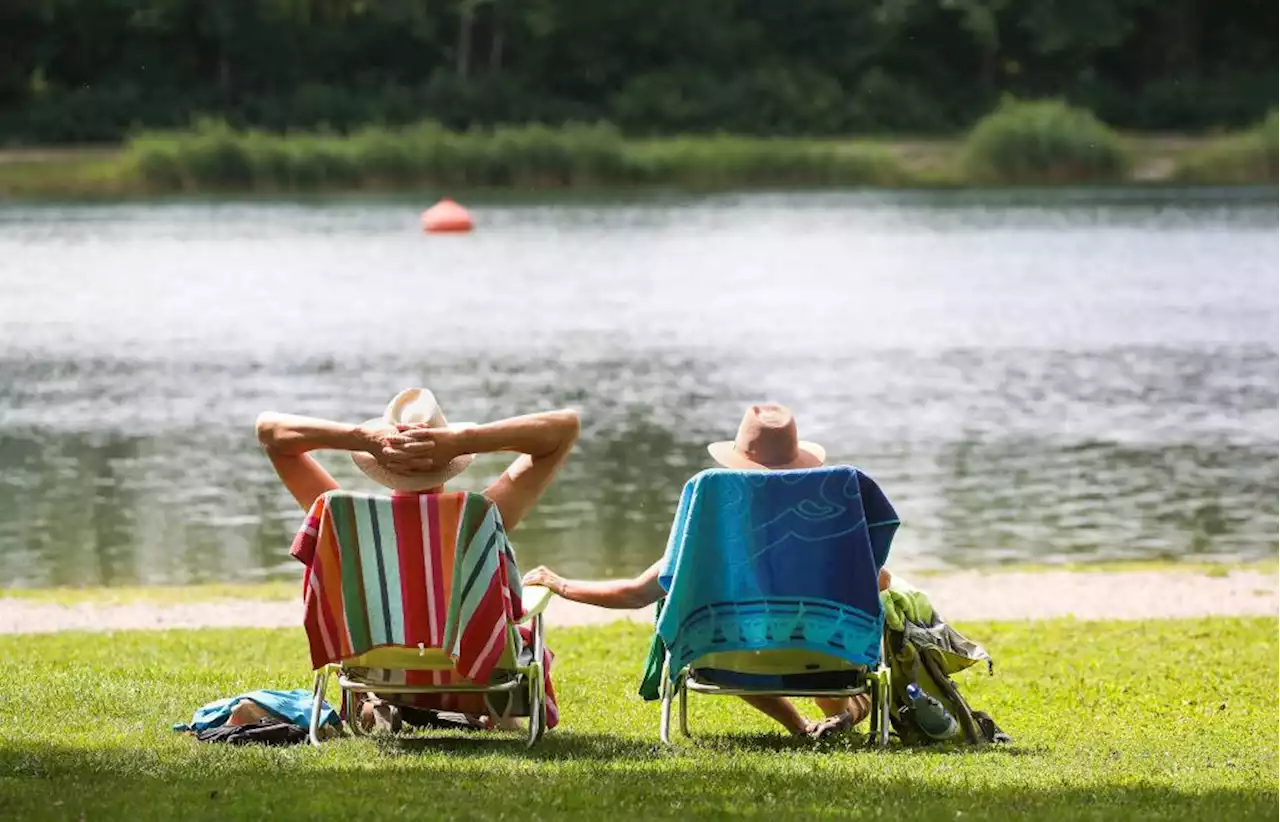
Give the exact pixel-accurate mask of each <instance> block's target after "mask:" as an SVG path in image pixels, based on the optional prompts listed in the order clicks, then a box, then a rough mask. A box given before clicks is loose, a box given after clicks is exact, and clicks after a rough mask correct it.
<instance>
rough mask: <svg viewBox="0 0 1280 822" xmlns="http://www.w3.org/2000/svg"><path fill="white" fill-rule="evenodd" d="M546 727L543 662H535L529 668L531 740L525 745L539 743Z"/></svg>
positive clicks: (528, 746) (527, 746)
mask: <svg viewBox="0 0 1280 822" xmlns="http://www.w3.org/2000/svg"><path fill="white" fill-rule="evenodd" d="M546 727H547V695H546V693H545V692H544V691H543V688H542V663H541V662H534V663H533V665H531V666H530V669H529V740H528V741H527V742H526V743H525V747H526V748H532V747H533V746H534V745H536V744H538V740H540V739H542V734H543V733H544V732H545V731H546Z"/></svg>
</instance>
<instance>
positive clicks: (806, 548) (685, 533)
mask: <svg viewBox="0 0 1280 822" xmlns="http://www.w3.org/2000/svg"><path fill="white" fill-rule="evenodd" d="M898 524H899V521H898V516H897V513H896V512H895V511H894V509H893V506H892V505H891V504H890V503H889V500H888V499H887V498H886V497H885V496H884V494H883V493H882V492H881V491H880V488H879V486H877V485H876V484H875V481H874V480H872V479H871V478H870V477H869V476H867V475H866V474H864V473H862V472H861V471H859V470H858V469H856V468H852V467H848V466H840V467H832V468H818V469H808V470H799V471H729V470H724V469H713V470H709V471H703V472H702V473H700V474H698V475H697V476H695V477H694V478H693V479H691V480H689V482H688V483H686V484H685V487H684V492H683V494H682V495H681V497H680V505H679V508H678V509H677V511H676V518H675V522H674V524H673V525H672V528H671V536H670V539H669V540H668V542H667V551H666V554H665V555H664V557H663V560H662V565H661V571H660V576H659V581H660V582H661V584H662V587H663V588H665V589H666V590H667V599H666V603H665V605H664V607H663V608H662V612H661V614H660V616H659V617H658V622H657V632H658V635H659V636H660V637H661V639H662V642H663V644H664V645H665V646H666V648H667V649H668V650H669V651H670V652H671V673H672V674H675V673H678V672H679V671H680V670H681V669H682V668H683V667H684V666H685V665H688V664H689V663H691V662H693V661H695V660H696V659H698V658H699V657H701V656H703V655H705V654H708V653H713V652H724V651H760V650H779V649H786V648H791V649H805V650H810V651H816V652H818V653H824V654H830V655H831V656H834V657H837V658H839V659H843V660H846V661H847V662H850V663H853V664H855V665H868V666H869V665H874V664H875V663H876V662H877V661H878V660H879V658H880V635H881V631H882V629H883V612H882V610H881V607H880V596H879V585H878V574H879V569H880V567H881V566H883V565H884V563H885V561H886V560H887V558H888V555H889V546H890V543H891V542H892V540H893V534H894V532H895V531H896V530H897V528H898Z"/></svg>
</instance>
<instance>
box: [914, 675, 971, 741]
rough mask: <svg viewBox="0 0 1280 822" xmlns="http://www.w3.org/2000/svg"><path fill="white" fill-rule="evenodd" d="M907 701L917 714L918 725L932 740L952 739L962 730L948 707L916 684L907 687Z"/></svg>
mask: <svg viewBox="0 0 1280 822" xmlns="http://www.w3.org/2000/svg"><path fill="white" fill-rule="evenodd" d="M907 700H908V701H909V702H910V703H911V710H912V711H913V712H914V713H915V718H916V724H917V725H919V726H920V730H922V731H924V732H925V734H926V735H927V736H929V737H930V738H931V739H950V738H951V737H953V736H955V735H956V733H957V732H958V731H959V730H960V725H959V724H958V723H957V722H956V719H955V717H953V716H952V715H951V713H950V712H949V711H948V710H947V708H946V706H945V705H943V704H942V703H941V702H939V701H938V700H936V699H934V698H933V697H932V696H929V694H927V693H925V692H924V691H923V690H922V689H921V688H920V686H919V685H917V684H915V683H914V682H912V683H911V684H910V685H908V686H907Z"/></svg>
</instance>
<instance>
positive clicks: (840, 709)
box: [524, 403, 890, 739]
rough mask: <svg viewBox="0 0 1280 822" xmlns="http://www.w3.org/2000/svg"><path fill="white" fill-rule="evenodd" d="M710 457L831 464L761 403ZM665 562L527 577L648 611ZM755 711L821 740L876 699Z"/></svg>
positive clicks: (791, 421)
mask: <svg viewBox="0 0 1280 822" xmlns="http://www.w3.org/2000/svg"><path fill="white" fill-rule="evenodd" d="M707 452H708V453H709V454H710V455H711V458H712V459H713V460H715V461H716V462H717V463H718V464H719V465H721V466H723V467H725V468H734V469H740V470H759V471H781V470H788V469H804V468H818V467H820V466H822V465H824V464H825V463H826V459H827V452H826V449H824V448H823V447H822V446H821V445H818V444H817V443H813V442H807V441H805V440H802V439H800V438H799V435H798V432H797V428H796V421H795V416H794V415H793V414H792V413H791V410H790V409H789V408H787V407H786V406H785V405H778V404H776V403H762V404H757V405H752V406H750V407H749V408H747V411H746V413H745V414H744V415H743V417H742V422H741V424H740V425H739V426H738V434H737V436H736V437H734V439H732V440H726V441H724V442H713V443H711V444H710V445H708V446H707ZM661 565H662V560H661V559H659V560H658V561H657V562H655V563H654V564H653V565H651V566H649V568H648V569H646V570H645V571H643V572H642V573H640V574H639V575H638V576H635V577H632V578H631V579H613V580H580V579H565V578H564V577H562V576H560V575H559V574H557V573H556V572H555V571H553V570H551V569H550V568H547V567H546V566H538V567H537V568H534V569H533V570H532V571H530V572H529V573H527V574H525V576H524V584H525V585H543V586H545V587H547V588H550V589H551V590H552V591H554V592H555V593H556V594H557V595H559V596H560V597H563V598H564V599H568V600H572V601H574V602H582V603H586V604H588V605H596V606H599V607H602V608H643V607H644V606H646V605H652V604H653V603H655V602H657V601H658V600H659V599H661V598H662V597H664V596H666V591H665V590H663V587H662V584H661V583H660V582H659V581H658V576H659V572H660V568H661ZM889 579H890V577H889V572H888V571H887V570H881V572H880V588H881V590H883V589H885V588H887V587H888V585H889ZM742 698H743V699H744V700H746V701H747V703H748V704H750V705H751V706H752V707H753V708H756V709H757V710H759V711H762V712H763V713H765V714H767V715H768V716H769V717H770V718H772V719H774V720H776V721H777V722H779V723H781V724H782V726H783V727H785V728H786V729H787V730H788V731H790V732H791V733H792V734H795V735H797V736H808V737H811V738H813V739H821V738H823V737H824V736H827V735H828V734H832V733H837V732H839V731H843V730H847V729H849V728H852V727H853V726H854V725H856V724H858V723H859V722H861V721H862V720H863V719H864V718H865V717H866V716H867V715H868V714H869V713H870V710H871V699H870V697H869V696H868V695H866V694H863V695H861V696H856V697H852V698H844V699H825V698H823V699H816V700H815V701H816V702H817V703H818V706H819V708H821V709H822V712H823V713H824V714H825V718H824V719H822V720H821V721H817V722H814V721H812V720H809V719H807V718H805V717H804V715H803V714H801V713H800V711H799V710H797V709H796V707H795V705H793V704H792V703H791V701H790V700H788V699H785V698H783V697H765V696H753V697H746V696H744V697H742Z"/></svg>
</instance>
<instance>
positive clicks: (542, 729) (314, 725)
mask: <svg viewBox="0 0 1280 822" xmlns="http://www.w3.org/2000/svg"><path fill="white" fill-rule="evenodd" d="M550 599H551V596H550V591H547V590H546V589H543V588H541V587H536V588H535V586H529V587H528V588H526V589H525V603H526V605H528V604H529V603H530V600H532V603H533V604H532V607H530V608H527V609H526V611H525V615H524V616H523V617H522V618H520V619H519V620H516V621H515V623H514V624H517V625H519V624H523V623H525V622H528V623H530V627H531V628H532V633H533V642H532V646H531V647H532V650H533V660H532V662H530V663H529V664H528V665H517V666H515V667H514V668H511V669H507V670H503V671H502V672H500V674H499V675H500V676H502V677H503V678H502V681H500V682H495V683H491V684H485V685H479V684H452V685H393V684H389V683H381V682H369V681H367V680H363V679H360V678H358V677H353V676H351V672H350V671H349V670H348V669H347V667H346V663H345V662H339V663H330V664H328V665H325V666H323V667H321V668H319V669H317V670H316V676H315V681H314V683H313V684H312V688H311V724H310V729H309V737H310V740H311V744H312V745H314V746H315V747H320V745H321V744H322V740H321V738H320V715H321V706H322V705H323V704H324V694H325V690H326V689H327V688H328V685H329V677H330V676H331V675H333V674H335V673H336V674H337V676H338V687H339V688H340V689H341V692H342V706H343V710H344V711H345V712H346V715H347V726H348V727H349V728H350V729H351V733H352V735H354V736H365V735H366V732H365V730H364V729H363V728H361V727H360V711H359V703H358V700H357V699H356V695H357V694H370V693H380V694H477V693H479V694H496V693H508V692H512V691H519V690H522V689H523V690H527V691H528V694H529V735H528V739H527V740H526V742H525V747H528V748H532V747H533V746H534V745H536V744H537V743H538V741H539V740H540V739H542V736H543V734H544V733H546V730H547V695H546V692H545V689H544V687H543V681H542V674H543V671H542V656H543V649H544V648H545V647H546V646H545V642H544V638H543V624H542V612H543V611H544V610H545V609H546V606H547V603H548V601H550ZM401 670H412V669H410V668H403V669H401Z"/></svg>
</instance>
